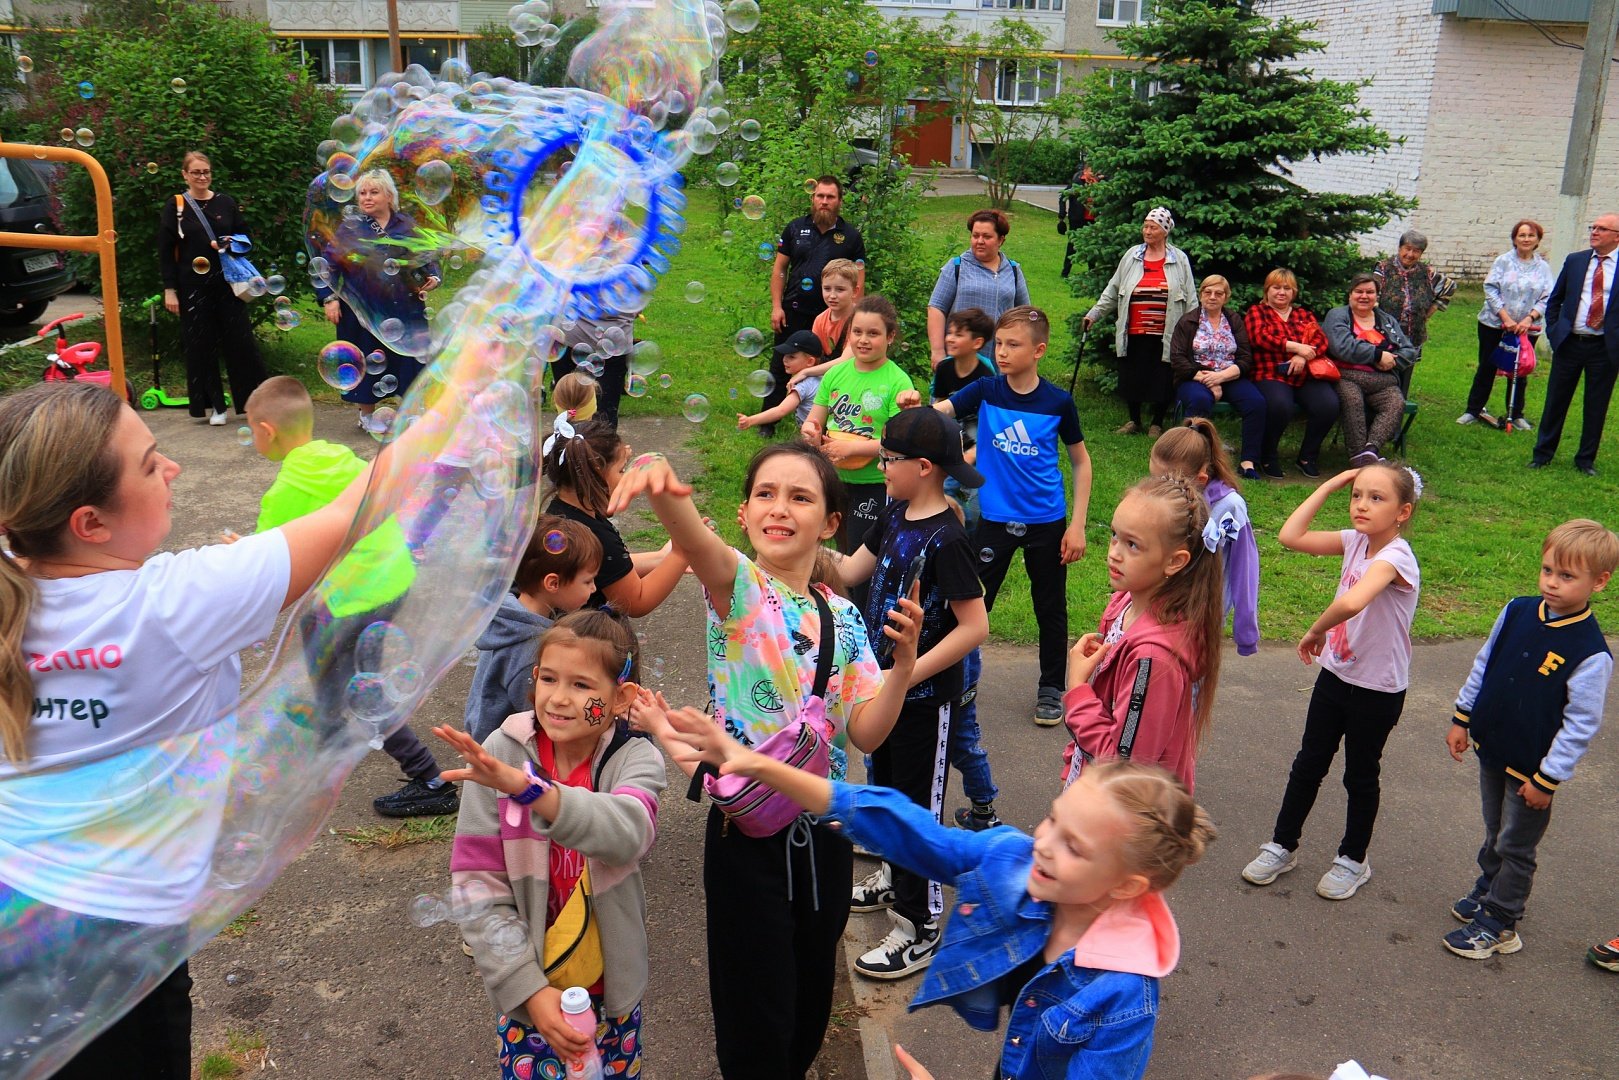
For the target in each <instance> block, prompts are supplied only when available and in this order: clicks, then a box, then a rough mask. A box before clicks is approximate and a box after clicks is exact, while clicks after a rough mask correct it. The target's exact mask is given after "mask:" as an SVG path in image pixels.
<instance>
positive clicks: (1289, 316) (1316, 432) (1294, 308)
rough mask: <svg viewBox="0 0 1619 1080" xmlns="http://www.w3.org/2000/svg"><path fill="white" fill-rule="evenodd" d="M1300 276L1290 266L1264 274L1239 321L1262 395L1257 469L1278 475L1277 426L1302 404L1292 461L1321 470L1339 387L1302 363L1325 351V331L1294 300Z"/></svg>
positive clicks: (1309, 470)
mask: <svg viewBox="0 0 1619 1080" xmlns="http://www.w3.org/2000/svg"><path fill="white" fill-rule="evenodd" d="M1298 295H1299V281H1298V278H1296V277H1294V276H1293V271H1291V270H1280V269H1278V270H1272V271H1271V272H1270V273H1269V274H1267V275H1265V292H1264V296H1263V298H1262V299H1261V300H1260V302H1259V303H1257V304H1255V305H1254V306H1253V307H1251V308H1249V309H1248V314H1247V316H1246V317H1245V319H1244V320H1243V321H1244V325H1245V326H1246V327H1247V329H1248V348H1249V349H1250V350H1251V351H1252V352H1253V354H1254V367H1253V375H1252V378H1253V380H1254V386H1255V387H1257V388H1258V389H1259V392H1260V394H1261V395H1262V396H1263V397H1264V398H1265V435H1264V438H1263V439H1262V440H1261V443H1260V451H1259V458H1260V460H1259V471H1260V472H1262V473H1264V474H1265V475H1266V476H1271V477H1276V478H1280V477H1282V476H1283V475H1285V474H1284V473H1283V472H1282V463H1281V456H1280V450H1279V447H1280V445H1281V442H1282V432H1283V431H1285V430H1287V425H1288V422H1289V421H1291V420H1292V419H1293V409H1294V407H1295V406H1296V407H1298V408H1301V409H1303V410H1304V438H1303V440H1302V441H1301V442H1300V443H1299V457H1298V461H1297V462H1296V464H1297V465H1298V467H1299V472H1301V473H1303V474H1304V475H1305V476H1308V477H1312V478H1314V477H1317V476H1320V475H1321V469H1320V467H1319V466H1318V465H1317V460H1318V459H1319V458H1320V456H1321V443H1322V442H1323V441H1324V440H1325V439H1326V437H1327V432H1329V431H1331V430H1332V425H1333V424H1334V423H1335V422H1336V421H1337V419H1338V392H1337V391H1336V390H1334V389H1333V386H1332V384H1331V383H1330V382H1322V381H1321V380H1320V379H1313V378H1310V377H1309V373H1308V372H1307V371H1306V370H1305V365H1306V364H1307V363H1308V362H1309V361H1311V360H1313V359H1315V357H1317V356H1326V355H1327V335H1325V334H1323V333H1322V332H1321V325H1320V324H1319V323H1317V322H1316V321H1315V316H1314V315H1311V314H1310V313H1309V312H1308V311H1306V310H1305V309H1304V308H1302V307H1299V306H1298V305H1296V304H1295V303H1294V301H1295V300H1297V299H1298Z"/></svg>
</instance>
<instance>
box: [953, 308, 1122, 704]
mask: <svg viewBox="0 0 1619 1080" xmlns="http://www.w3.org/2000/svg"><path fill="white" fill-rule="evenodd" d="M1050 337H1051V323H1050V321H1049V320H1047V318H1046V315H1045V312H1043V311H1041V310H1040V309H1039V308H1037V307H1028V306H1024V307H1015V308H1013V309H1012V310H1010V311H1008V312H1006V314H1004V315H1002V316H1001V317H1000V321H999V322H997V323H996V324H995V366H996V368H998V369H999V370H1000V375H998V376H997V377H995V378H992V379H979V380H977V381H976V382H971V383H968V384H967V385H966V386H964V387H962V388H961V389H960V390H958V391H956V392H955V393H954V394H952V395H951V396H950V397H949V399H947V400H945V401H941V402H939V403H938V404H936V405H935V406H934V408H935V409H938V410H939V411H940V412H942V413H945V414H946V415H948V416H958V417H959V416H973V415H976V416H977V417H978V461H977V465H978V471H979V472H980V473H982V474H983V475H984V486H983V487H982V488H981V489H979V492H978V505H979V513H980V519H979V522H978V528H977V529H976V530H975V531H974V533H973V544H974V546H975V547H977V548H978V549H979V555H978V557H979V560H980V561H979V565H978V576H979V577H980V578H981V579H982V580H983V582H984V603H985V604H986V605H987V606H988V607H990V608H994V606H995V594H996V593H997V592H999V591H1000V587H1001V582H1002V581H1003V580H1005V578H1006V571H1007V570H1008V568H1010V567H1011V565H1012V556H1013V554H1014V553H1016V551H1017V550H1018V549H1019V548H1022V549H1023V566H1024V569H1026V570H1027V571H1028V572H1029V592H1030V595H1031V596H1032V598H1033V601H1034V620H1035V623H1036V624H1037V625H1038V626H1039V629H1040V688H1039V692H1038V695H1037V697H1036V699H1035V708H1034V722H1035V723H1036V724H1039V725H1040V726H1041V727H1054V726H1056V725H1057V724H1060V723H1062V694H1063V688H1064V685H1065V679H1066V677H1067V670H1066V669H1067V650H1068V564H1069V563H1071V562H1073V561H1074V560H1076V559H1078V558H1080V557H1081V556H1082V555H1084V554H1085V510H1086V507H1087V506H1088V505H1089V504H1090V499H1091V456H1090V454H1089V453H1088V452H1087V451H1086V449H1085V433H1084V432H1083V431H1081V430H1080V427H1079V413H1078V412H1077V411H1076V410H1075V409H1074V399H1073V398H1071V397H1069V396H1068V395H1067V394H1066V393H1064V392H1063V391H1062V390H1061V389H1059V388H1058V387H1057V386H1056V385H1055V384H1053V383H1050V382H1048V381H1046V380H1045V379H1042V378H1041V377H1040V372H1039V370H1038V368H1039V364H1040V358H1041V357H1042V356H1044V355H1045V353H1046V343H1047V341H1048V340H1049V339H1050ZM1059 444H1060V445H1061V446H1065V447H1067V448H1068V460H1069V461H1070V462H1072V464H1073V471H1074V501H1073V505H1072V507H1071V508H1070V506H1069V504H1068V503H1067V502H1066V501H1065V500H1064V498H1063V480H1062V467H1061V464H1060V463H1059V462H1058V460H1057V454H1058V447H1059Z"/></svg>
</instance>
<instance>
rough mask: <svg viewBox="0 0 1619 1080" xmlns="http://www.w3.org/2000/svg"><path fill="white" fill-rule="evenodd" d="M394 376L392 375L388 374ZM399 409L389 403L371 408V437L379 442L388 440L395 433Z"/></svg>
mask: <svg viewBox="0 0 1619 1080" xmlns="http://www.w3.org/2000/svg"><path fill="white" fill-rule="evenodd" d="M387 378H392V376H387ZM398 415H399V413H398V411H397V410H395V409H393V408H391V407H390V406H387V405H379V406H377V407H376V408H375V409H372V410H371V437H372V438H373V439H375V440H377V442H387V441H388V438H389V436H391V435H392V434H393V429H394V419H395V418H396V417H397V416H398Z"/></svg>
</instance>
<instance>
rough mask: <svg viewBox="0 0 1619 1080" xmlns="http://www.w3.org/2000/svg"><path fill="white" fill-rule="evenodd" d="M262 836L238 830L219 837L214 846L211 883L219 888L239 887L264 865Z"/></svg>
mask: <svg viewBox="0 0 1619 1080" xmlns="http://www.w3.org/2000/svg"><path fill="white" fill-rule="evenodd" d="M265 855H266V848H265V844H264V837H262V836H260V835H258V834H257V833H250V832H240V833H236V834H235V835H233V836H227V837H224V838H223V839H221V840H220V841H219V843H218V845H217V846H215V848H214V874H213V883H214V885H216V886H217V887H219V888H221V889H240V888H241V887H242V886H244V885H246V884H247V883H248V882H249V881H251V880H253V875H255V874H257V873H258V872H259V870H260V868H261V867H263V865H264V859H265Z"/></svg>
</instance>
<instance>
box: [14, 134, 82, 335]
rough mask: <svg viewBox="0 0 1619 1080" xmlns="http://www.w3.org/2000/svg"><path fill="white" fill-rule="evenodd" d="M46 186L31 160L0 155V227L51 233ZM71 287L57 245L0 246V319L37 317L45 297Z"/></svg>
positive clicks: (46, 300)
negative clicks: (55, 247) (47, 246)
mask: <svg viewBox="0 0 1619 1080" xmlns="http://www.w3.org/2000/svg"><path fill="white" fill-rule="evenodd" d="M56 231H57V229H56V226H55V224H54V223H53V222H52V221H51V199H50V191H49V189H48V188H47V186H46V181H45V178H44V177H43V176H42V175H41V173H40V171H39V170H37V169H35V168H34V167H33V164H32V163H31V162H27V161H22V160H19V159H17V158H0V232H21V233H53V232H56ZM72 287H73V271H72V270H70V269H69V268H68V264H67V258H66V256H65V255H64V254H63V253H62V252H60V251H51V250H49V249H47V248H17V247H0V324H4V325H8V326H21V325H23V324H26V323H31V322H37V321H38V319H39V317H40V316H41V315H43V314H45V306H46V305H47V304H49V303H50V302H51V298H52V297H55V296H58V295H60V294H61V293H64V292H67V291H68V290H69V289H71V288H72Z"/></svg>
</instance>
